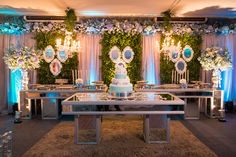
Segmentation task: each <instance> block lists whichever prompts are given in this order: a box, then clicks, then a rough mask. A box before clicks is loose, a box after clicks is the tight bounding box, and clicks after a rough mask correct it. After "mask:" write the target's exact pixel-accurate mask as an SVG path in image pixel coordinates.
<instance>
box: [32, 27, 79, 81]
mask: <svg viewBox="0 0 236 157" xmlns="http://www.w3.org/2000/svg"><path fill="white" fill-rule="evenodd" d="M57 38H64V34H60V33H58V32H38V33H36V35H35V40H36V43H37V49H39V50H42V51H43V50H44V49H45V48H46V47H47V46H48V45H52V46H54V48H55V44H56V43H55V42H56V39H57ZM49 64H50V63H47V62H45V61H44V60H42V61H41V62H40V68H39V69H38V70H37V72H38V82H39V83H40V84H54V83H55V79H62V78H63V79H69V83H72V73H71V70H72V69H77V65H78V59H77V54H76V53H74V54H73V57H72V58H69V59H68V60H67V61H66V62H65V63H62V70H61V73H60V74H59V75H58V76H53V75H52V73H51V72H50V69H49Z"/></svg>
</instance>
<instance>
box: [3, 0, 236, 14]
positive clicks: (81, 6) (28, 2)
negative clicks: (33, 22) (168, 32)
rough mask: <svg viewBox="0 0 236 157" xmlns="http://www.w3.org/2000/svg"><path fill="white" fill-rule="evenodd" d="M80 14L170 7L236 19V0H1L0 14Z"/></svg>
mask: <svg viewBox="0 0 236 157" xmlns="http://www.w3.org/2000/svg"><path fill="white" fill-rule="evenodd" d="M67 7H70V8H73V9H75V12H76V15H77V16H144V17H145V16H151V17H152V16H154V17H156V16H160V13H161V12H163V11H166V10H167V9H171V10H173V11H174V13H175V15H176V16H188V17H190V16H194V17H229V18H236V0H0V14H7V15H43V16H44V15H54V16H58V15H60V16H63V15H65V9H66V8H67Z"/></svg>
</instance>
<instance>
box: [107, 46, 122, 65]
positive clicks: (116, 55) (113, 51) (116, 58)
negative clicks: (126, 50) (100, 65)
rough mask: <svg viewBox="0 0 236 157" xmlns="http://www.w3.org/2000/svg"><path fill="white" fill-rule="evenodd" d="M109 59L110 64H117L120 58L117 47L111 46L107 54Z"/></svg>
mask: <svg viewBox="0 0 236 157" xmlns="http://www.w3.org/2000/svg"><path fill="white" fill-rule="evenodd" d="M109 56H110V59H111V60H112V62H114V63H117V62H118V61H119V60H120V58H121V51H120V49H119V48H118V47H117V46H113V47H112V49H111V50H110V52H109Z"/></svg>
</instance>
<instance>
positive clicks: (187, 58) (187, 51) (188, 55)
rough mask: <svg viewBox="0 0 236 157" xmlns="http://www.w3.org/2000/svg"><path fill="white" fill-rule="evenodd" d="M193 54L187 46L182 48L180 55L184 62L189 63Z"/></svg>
mask: <svg viewBox="0 0 236 157" xmlns="http://www.w3.org/2000/svg"><path fill="white" fill-rule="evenodd" d="M193 54H194V51H193V49H192V48H191V47H190V46H189V45H186V46H185V47H184V48H183V51H182V55H183V58H184V60H185V61H186V62H190V61H191V60H192V59H193Z"/></svg>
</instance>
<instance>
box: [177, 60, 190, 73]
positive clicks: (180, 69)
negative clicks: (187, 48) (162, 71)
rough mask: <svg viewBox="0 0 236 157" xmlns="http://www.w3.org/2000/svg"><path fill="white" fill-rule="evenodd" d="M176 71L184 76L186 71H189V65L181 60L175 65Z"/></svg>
mask: <svg viewBox="0 0 236 157" xmlns="http://www.w3.org/2000/svg"><path fill="white" fill-rule="evenodd" d="M175 69H176V71H177V73H179V74H183V73H184V72H185V71H186V69H187V64H186V62H185V61H184V60H183V59H182V58H180V59H179V60H178V61H177V62H176V63H175Z"/></svg>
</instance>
